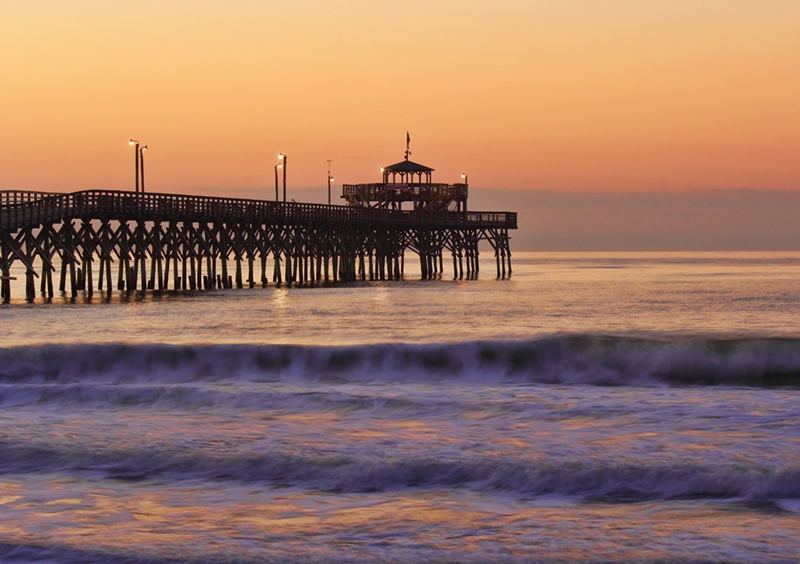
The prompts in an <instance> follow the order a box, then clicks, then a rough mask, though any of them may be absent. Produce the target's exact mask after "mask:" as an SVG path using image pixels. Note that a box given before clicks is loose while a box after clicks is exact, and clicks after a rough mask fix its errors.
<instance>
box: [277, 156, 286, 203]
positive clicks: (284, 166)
mask: <svg viewBox="0 0 800 564" xmlns="http://www.w3.org/2000/svg"><path fill="white" fill-rule="evenodd" d="M278 158H279V159H280V160H281V161H283V162H282V163H281V164H282V165H283V201H284V202H285V201H286V163H287V162H288V161H289V159H288V158H287V157H286V155H284V154H283V153H279V154H278Z"/></svg>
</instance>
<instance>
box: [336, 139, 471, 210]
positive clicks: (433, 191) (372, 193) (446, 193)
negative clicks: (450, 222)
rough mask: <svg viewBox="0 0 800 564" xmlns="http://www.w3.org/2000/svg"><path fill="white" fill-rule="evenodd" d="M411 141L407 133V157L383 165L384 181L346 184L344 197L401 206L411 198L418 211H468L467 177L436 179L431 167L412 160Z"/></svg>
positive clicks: (359, 203) (372, 205) (375, 205)
mask: <svg viewBox="0 0 800 564" xmlns="http://www.w3.org/2000/svg"><path fill="white" fill-rule="evenodd" d="M409 142H410V139H409V138H408V137H407V138H406V154H405V159H403V160H402V161H400V162H399V163H395V164H393V165H389V166H385V167H382V168H381V173H382V174H383V182H381V183H374V184H345V185H344V186H343V187H342V198H344V199H345V200H346V201H347V203H348V204H349V205H351V206H355V207H367V208H383V209H395V210H401V209H403V203H404V202H411V208H412V210H414V211H423V210H427V211H467V195H468V185H467V183H466V177H464V178H465V181H464V183H463V184H442V183H435V182H433V180H432V175H433V169H432V168H431V167H429V166H425V165H422V164H419V163H415V162H414V161H410V160H408V156H409V155H410V154H411V151H409V150H408V143H409Z"/></svg>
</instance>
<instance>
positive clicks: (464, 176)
mask: <svg viewBox="0 0 800 564" xmlns="http://www.w3.org/2000/svg"><path fill="white" fill-rule="evenodd" d="M461 178H463V179H464V186H465V187H466V188H467V189H469V176H467V173H466V172H465V173H463V174H462V175H461ZM464 198H465V199H464V202H463V205H464V211H467V200H466V196H465V197H464Z"/></svg>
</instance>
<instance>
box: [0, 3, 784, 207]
mask: <svg viewBox="0 0 800 564" xmlns="http://www.w3.org/2000/svg"><path fill="white" fill-rule="evenodd" d="M798 29H800V4H799V3H797V2H793V1H779V0H773V1H766V2H755V1H743V0H725V1H722V0H720V1H705V2H697V1H696V0H692V1H684V0H669V1H652V2H628V1H622V0H619V1H603V2H589V1H586V2H577V1H564V0H558V1H555V0H553V1H539V2H531V1H528V0H509V1H506V2H500V3H497V2H494V3H490V2H473V1H459V2H455V1H443V0H440V1H425V2H422V1H417V0H411V1H403V2H399V1H387V2H368V1H366V0H363V1H359V0H346V1H341V2H330V3H323V2H310V1H297V2H291V3H281V4H278V3H274V2H256V1H244V0H242V1H237V2H222V1H205V0H204V1H201V0H193V1H191V2H189V1H173V2H154V1H153V2H150V1H142V2H137V3H130V2H116V1H115V2H99V1H98V2H95V1H88V0H84V1H77V0H75V1H64V0H57V1H56V0H53V1H43V0H36V1H30V2H4V3H2V4H1V5H0V65H2V68H3V74H2V81H1V82H0V127H1V128H2V131H3V135H2V137H0V188H2V189H23V190H55V191H70V190H79V189H84V188H86V189H88V188H108V189H132V185H133V179H132V176H133V174H132V171H131V170H130V169H131V168H133V158H132V155H131V154H130V153H131V151H130V148H129V147H128V139H130V138H131V137H134V138H136V139H141V140H142V142H143V143H147V144H148V145H149V146H150V152H149V153H148V163H147V166H148V171H147V174H148V190H152V191H160V192H164V191H179V192H191V191H192V190H193V189H218V190H219V191H220V193H230V194H235V193H236V191H237V190H241V189H246V188H255V187H265V188H268V187H270V186H271V184H272V176H273V167H274V166H275V164H276V162H277V161H276V155H277V154H278V152H280V151H284V152H285V153H286V154H290V155H291V156H292V167H289V168H288V174H289V178H288V183H289V185H290V186H294V187H304V186H306V187H307V186H323V185H324V184H325V182H326V180H327V176H326V174H327V162H326V160H327V159H333V161H334V162H335V167H336V173H337V174H336V176H337V178H339V179H340V181H344V182H369V181H374V180H378V179H379V175H378V170H379V167H380V166H383V165H387V164H390V163H392V162H396V161H398V160H400V159H401V158H402V155H403V149H404V141H405V139H404V135H405V132H406V131H407V130H408V131H410V133H411V138H412V142H411V150H412V151H413V159H415V160H417V161H419V162H422V163H425V164H428V165H430V166H432V167H434V168H435V169H436V172H435V178H436V179H437V180H439V181H442V182H457V181H459V178H460V177H461V174H462V172H463V170H464V169H465V168H468V169H469V175H470V178H471V184H472V185H475V186H480V187H489V188H511V189H534V188H545V189H554V190H569V191H576V190H580V191H586V190H589V191H662V190H668V191H673V190H676V191H681V190H689V189H714V188H742V187H749V188H756V189H797V188H798V187H799V186H800V182H798V181H799V180H800V158H798V153H799V152H800V104H798V100H800V34H798V33H797V30H798Z"/></svg>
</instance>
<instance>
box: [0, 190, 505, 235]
mask: <svg viewBox="0 0 800 564" xmlns="http://www.w3.org/2000/svg"><path fill="white" fill-rule="evenodd" d="M78 218H81V219H116V220H120V221H124V220H146V221H156V220H158V221H169V220H177V221H225V222H229V221H260V222H264V223H288V224H292V223H309V222H314V223H324V224H369V225H397V226H405V225H407V226H420V227H433V228H435V227H451V226H452V227H464V228H470V227H492V228H505V229H516V227H517V214H516V213H513V212H448V211H416V212H412V211H401V210H385V209H369V208H359V207H353V206H328V205H323V204H303V203H295V202H272V201H266V200H245V199H238V198H214V197H206V196H183V195H178V194H136V193H134V192H122V191H111V190H85V191H82V192H73V193H70V194H53V193H43V192H0V231H15V230H17V229H23V228H27V227H34V226H38V225H41V224H43V223H49V222H56V221H68V220H71V219H78Z"/></svg>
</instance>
